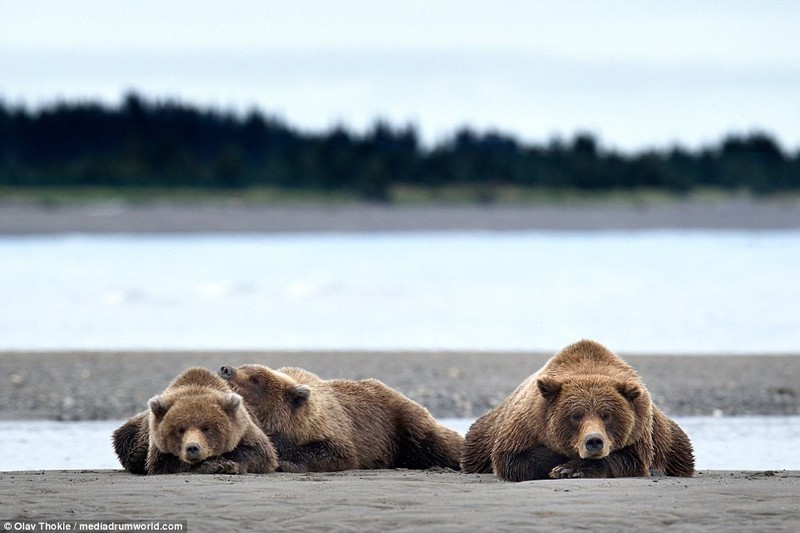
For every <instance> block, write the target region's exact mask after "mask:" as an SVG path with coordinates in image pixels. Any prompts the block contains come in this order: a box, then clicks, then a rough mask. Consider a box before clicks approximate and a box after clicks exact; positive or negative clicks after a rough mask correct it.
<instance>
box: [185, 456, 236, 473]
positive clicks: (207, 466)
mask: <svg viewBox="0 0 800 533" xmlns="http://www.w3.org/2000/svg"><path fill="white" fill-rule="evenodd" d="M194 471H195V472H197V473H198V474H241V473H242V472H240V471H239V465H238V464H236V463H234V462H233V461H229V460H228V459H220V458H217V459H208V460H207V461H203V462H202V463H200V464H199V465H197V467H195V470H194Z"/></svg>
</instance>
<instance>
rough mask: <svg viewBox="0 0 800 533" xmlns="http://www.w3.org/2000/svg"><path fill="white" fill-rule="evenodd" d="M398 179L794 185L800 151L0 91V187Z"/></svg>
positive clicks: (333, 187)
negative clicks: (365, 124) (436, 127)
mask: <svg viewBox="0 0 800 533" xmlns="http://www.w3.org/2000/svg"><path fill="white" fill-rule="evenodd" d="M401 185H408V186H415V187H421V188H424V189H427V188H429V189H436V188H440V187H446V186H460V185H469V186H474V187H477V188H482V189H483V190H486V191H489V192H490V191H491V190H492V189H493V188H496V187H501V186H515V187H521V188H547V189H553V190H559V189H564V190H582V191H600V190H614V189H622V190H625V189H643V188H647V189H657V190H665V191H669V192H675V193H685V192H689V191H692V190H694V189H697V188H706V187H710V188H716V189H722V190H732V191H748V192H751V193H754V194H772V193H779V192H784V191H796V190H798V189H800V151H797V152H794V153H788V152H787V151H785V150H784V149H783V148H782V147H781V146H780V145H779V144H778V143H777V142H776V141H775V140H774V139H773V138H772V137H771V136H770V135H768V134H766V133H763V132H757V131H756V132H748V133H745V134H738V133H737V134H729V135H727V136H725V137H724V138H722V139H721V140H720V141H719V142H718V143H716V144H714V145H710V146H707V147H703V148H698V149H695V150H689V149H685V148H681V147H679V146H673V147H669V148H664V149H658V150H655V149H654V150H646V151H640V152H637V153H630V154H626V153H621V152H618V151H615V150H610V149H606V148H604V147H602V145H601V144H600V142H599V141H598V139H597V138H596V137H595V136H594V135H593V134H592V133H589V132H584V133H577V134H575V135H574V137H573V138H571V139H569V140H563V139H558V138H554V139H551V140H550V141H548V142H546V143H542V144H531V143H527V144H526V143H523V142H521V141H519V140H517V139H516V138H515V137H514V136H511V135H507V134H504V133H501V132H496V131H489V132H477V131H473V130H471V129H466V128H465V129H461V130H457V131H456V132H455V133H454V134H453V135H452V136H450V137H449V138H447V139H445V140H442V141H440V142H438V143H436V144H435V145H433V146H427V147H426V146H424V145H423V143H421V142H420V139H419V135H418V133H417V131H416V130H415V128H414V127H413V126H404V127H394V126H392V125H389V124H387V123H385V122H382V121H376V122H375V124H374V125H373V126H372V127H371V129H369V131H367V132H365V133H362V134H355V133H353V132H351V131H348V130H347V129H346V128H344V127H334V128H331V129H330V130H328V131H325V132H318V133H310V132H304V131H301V130H299V129H298V128H295V127H292V126H291V125H289V124H287V123H286V122H285V121H283V120H280V119H277V118H273V117H270V116H267V115H264V114H263V113H261V112H260V111H256V110H253V111H251V112H249V113H247V114H239V115H237V114H234V113H230V112H225V111H221V110H217V109H203V108H198V107H195V106H191V105H187V104H184V103H181V102H178V101H169V100H168V101H148V100H147V99H145V98H143V97H141V96H139V95H137V94H128V95H126V96H125V98H124V99H123V101H122V102H121V103H120V104H119V105H118V106H108V105H102V104H99V103H95V102H86V101H80V102H58V103H55V104H51V105H48V106H44V107H41V108H39V109H35V110H30V109H27V108H24V107H19V106H16V107H15V106H11V105H8V104H6V103H4V102H2V101H0V187H2V186H8V187H29V188H37V187H89V186H91V187H98V186H100V187H128V188H132V187H159V188H187V187H188V188H192V187H198V188H212V189H214V188H221V189H222V188H224V189H245V188H251V187H264V186H268V187H276V188H282V189H294V190H307V191H319V192H324V193H328V192H334V191H344V192H348V193H352V194H355V195H357V196H358V197H360V198H363V199H365V200H370V201H378V202H386V201H391V191H392V189H393V187H395V186H401ZM490 198H491V195H490V194H487V199H490Z"/></svg>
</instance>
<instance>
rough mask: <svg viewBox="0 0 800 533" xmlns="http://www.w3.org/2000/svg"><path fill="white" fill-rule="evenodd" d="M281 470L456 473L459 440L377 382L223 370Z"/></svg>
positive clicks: (257, 368)
mask: <svg viewBox="0 0 800 533" xmlns="http://www.w3.org/2000/svg"><path fill="white" fill-rule="evenodd" d="M219 373H220V376H222V377H223V378H224V379H226V380H227V381H228V383H229V384H230V386H231V388H232V389H233V390H235V391H236V392H238V393H239V394H241V395H242V397H243V398H244V400H245V402H247V405H248V407H249V409H250V411H251V413H252V414H253V416H254V417H255V418H256V419H257V421H258V423H259V425H260V426H261V429H263V430H264V432H265V433H266V434H267V435H269V437H270V439H271V440H272V442H273V443H274V444H275V448H276V450H277V452H278V462H279V465H280V467H279V469H280V470H283V471H285V472H321V471H334V470H346V469H367V468H410V469H426V468H430V467H434V466H439V467H448V468H453V469H458V468H459V459H460V456H461V448H462V445H463V441H464V439H463V437H461V435H459V434H458V433H456V432H455V431H453V430H451V429H448V428H446V427H444V426H442V425H441V424H439V423H438V422H436V420H435V419H434V418H433V417H432V416H431V414H430V413H429V412H428V410H427V409H425V408H424V407H422V406H421V405H419V404H417V403H416V402H414V401H412V400H410V399H409V398H407V397H406V396H404V395H402V394H401V393H399V392H397V391H395V390H394V389H391V388H389V387H387V386H386V385H384V384H383V383H381V382H380V381H378V380H375V379H366V380H362V381H349V380H342V379H336V380H323V379H320V378H319V377H318V376H316V375H315V374H312V373H311V372H307V371H305V370H302V369H299V368H281V369H279V370H272V369H270V368H268V367H266V366H262V365H244V366H240V367H238V368H233V367H229V366H223V367H222V368H221V369H220V371H219Z"/></svg>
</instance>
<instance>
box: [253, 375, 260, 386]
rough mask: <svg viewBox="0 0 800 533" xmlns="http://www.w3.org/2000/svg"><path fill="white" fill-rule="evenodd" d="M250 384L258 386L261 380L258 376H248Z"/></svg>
mask: <svg viewBox="0 0 800 533" xmlns="http://www.w3.org/2000/svg"><path fill="white" fill-rule="evenodd" d="M250 383H252V384H253V385H258V384H259V383H261V380H260V379H258V376H250Z"/></svg>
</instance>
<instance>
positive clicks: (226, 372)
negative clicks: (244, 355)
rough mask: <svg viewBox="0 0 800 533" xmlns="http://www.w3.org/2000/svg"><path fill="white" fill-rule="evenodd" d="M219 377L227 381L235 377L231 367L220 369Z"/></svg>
mask: <svg viewBox="0 0 800 533" xmlns="http://www.w3.org/2000/svg"><path fill="white" fill-rule="evenodd" d="M219 375H220V377H223V378H225V379H230V378H232V377H233V368H231V367H229V366H223V367H222V368H220V369H219Z"/></svg>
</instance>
